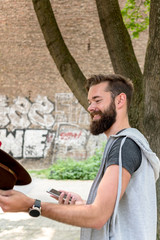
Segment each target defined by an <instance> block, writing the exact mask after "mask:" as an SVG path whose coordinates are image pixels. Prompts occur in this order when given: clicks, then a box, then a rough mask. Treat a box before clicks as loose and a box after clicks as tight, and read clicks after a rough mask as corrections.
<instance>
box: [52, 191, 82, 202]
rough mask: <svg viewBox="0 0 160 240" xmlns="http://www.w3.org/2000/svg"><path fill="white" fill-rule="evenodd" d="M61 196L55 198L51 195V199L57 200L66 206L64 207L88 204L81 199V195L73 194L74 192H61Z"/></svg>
mask: <svg viewBox="0 0 160 240" xmlns="http://www.w3.org/2000/svg"><path fill="white" fill-rule="evenodd" d="M60 192H61V195H60V196H59V198H58V197H54V196H52V195H51V197H53V198H54V199H56V200H57V201H58V203H59V204H64V205H68V204H71V205H74V204H75V205H82V204H86V201H85V200H83V199H82V198H81V196H80V195H78V194H77V193H73V192H67V191H64V190H60ZM65 194H66V195H67V197H66V198H65V200H64V195H65ZM70 199H71V200H70Z"/></svg>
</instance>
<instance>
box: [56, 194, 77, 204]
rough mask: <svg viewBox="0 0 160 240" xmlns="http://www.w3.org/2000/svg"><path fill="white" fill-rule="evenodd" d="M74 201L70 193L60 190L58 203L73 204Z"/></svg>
mask: <svg viewBox="0 0 160 240" xmlns="http://www.w3.org/2000/svg"><path fill="white" fill-rule="evenodd" d="M75 202H76V198H75V197H74V196H72V194H71V193H65V192H62V193H61V195H60V196H59V204H64V205H68V204H71V205H74V204H75Z"/></svg>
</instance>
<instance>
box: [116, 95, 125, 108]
mask: <svg viewBox="0 0 160 240" xmlns="http://www.w3.org/2000/svg"><path fill="white" fill-rule="evenodd" d="M115 100H116V106H117V109H121V108H122V107H123V106H124V105H126V104H127V96H126V94H125V93H120V94H119V95H118V96H117V97H116V99H115Z"/></svg>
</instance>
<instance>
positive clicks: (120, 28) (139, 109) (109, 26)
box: [96, 0, 143, 130]
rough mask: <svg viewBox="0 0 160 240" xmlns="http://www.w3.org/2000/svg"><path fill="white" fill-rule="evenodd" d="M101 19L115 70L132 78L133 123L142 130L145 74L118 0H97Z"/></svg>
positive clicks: (131, 115) (131, 116)
mask: <svg viewBox="0 0 160 240" xmlns="http://www.w3.org/2000/svg"><path fill="white" fill-rule="evenodd" d="M96 4H97V10H98V14H99V20H100V24H101V28H102V31H103V35H104V38H105V41H106V45H107V48H108V51H109V55H110V58H111V61H112V65H113V68H114V72H115V73H118V74H121V75H123V76H125V77H128V78H130V79H131V80H132V81H133V83H134V88H135V94H134V98H133V102H132V107H131V110H130V120H131V125H132V126H134V127H137V128H139V129H141V130H142V128H143V125H142V116H143V76H142V73H141V70H140V67H139V64H138V62H137V59H136V56H135V53H134V50H133V47H132V42H131V39H130V36H129V33H128V31H127V29H126V27H125V25H124V23H123V19H122V15H121V11H120V7H119V3H118V0H112V1H111V0H96Z"/></svg>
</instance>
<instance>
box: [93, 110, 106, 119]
mask: <svg viewBox="0 0 160 240" xmlns="http://www.w3.org/2000/svg"><path fill="white" fill-rule="evenodd" d="M95 115H100V116H102V115H103V113H102V112H101V111H93V112H91V113H90V116H91V118H93V117H94V116H95Z"/></svg>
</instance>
